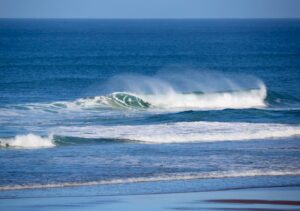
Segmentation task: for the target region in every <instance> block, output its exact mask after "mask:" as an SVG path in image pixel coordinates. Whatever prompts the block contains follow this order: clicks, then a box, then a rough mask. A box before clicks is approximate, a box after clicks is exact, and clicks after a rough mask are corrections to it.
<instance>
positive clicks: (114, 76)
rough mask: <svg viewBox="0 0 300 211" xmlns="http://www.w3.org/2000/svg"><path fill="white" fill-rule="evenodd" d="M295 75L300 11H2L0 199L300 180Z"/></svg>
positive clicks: (299, 100) (299, 62)
mask: <svg viewBox="0 0 300 211" xmlns="http://www.w3.org/2000/svg"><path fill="white" fill-rule="evenodd" d="M299 82H300V21H299V20H13V19H12V20H5V19H2V20H0V141H1V144H0V146H1V148H0V167H1V168H0V190H1V191H0V195H1V196H11V195H13V196H25V195H26V196H28V195H30V196H32V195H51V194H55V195H58V194H61V195H64V194H66V195H69V194H72V193H74V189H72V187H74V186H76V187H77V186H78V187H77V189H78V190H83V191H82V192H84V193H91V194H98V195H99V194H100V195H107V194H135V193H163V192H174V191H183V192H185V191H201V190H218V189H224V188H244V187H269V186H285V185H300V179H299V175H300V164H299V163H300V162H299V160H300V144H299V135H300V89H299ZM47 187H54V188H55V189H47ZM40 188H45V189H40ZM8 189H9V190H10V191H7V190H8ZM28 189H29V190H28ZM75 189H76V188H75ZM77 189H76V190H77ZM72 191H73V192H72ZM73 195H74V194H73Z"/></svg>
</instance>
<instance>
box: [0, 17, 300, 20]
mask: <svg viewBox="0 0 300 211" xmlns="http://www.w3.org/2000/svg"><path fill="white" fill-rule="evenodd" d="M1 19H2V20H3V19H15V20H16V19H28V20H49V19H50V20H51V19H53V20H273V19H275V20H281V19H286V20H298V19H300V17H247V18H242V17H232V18H221V17H214V18H92V17H80V18H75V17H67V18H60V17H59V18H56V17H40V18H37V17H0V20H1Z"/></svg>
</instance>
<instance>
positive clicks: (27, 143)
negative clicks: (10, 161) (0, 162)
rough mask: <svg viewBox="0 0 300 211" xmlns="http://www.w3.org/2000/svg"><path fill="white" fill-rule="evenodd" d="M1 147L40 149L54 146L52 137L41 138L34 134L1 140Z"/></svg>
mask: <svg viewBox="0 0 300 211" xmlns="http://www.w3.org/2000/svg"><path fill="white" fill-rule="evenodd" d="M0 146H1V147H22V148H42V147H54V146H55V144H54V142H53V140H52V136H49V137H41V136H38V135H34V134H31V133H30V134H27V135H17V136H16V137H14V138H7V139H5V138H1V139H0Z"/></svg>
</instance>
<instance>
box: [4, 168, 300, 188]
mask: <svg viewBox="0 0 300 211" xmlns="http://www.w3.org/2000/svg"><path fill="white" fill-rule="evenodd" d="M299 175H300V170H291V171H272V170H271V171H270V170H248V171H240V172H238V171H223V172H209V173H172V174H161V175H154V176H149V177H131V178H118V179H107V180H96V181H87V182H63V183H48V184H24V185H8V186H0V191H7V190H23V189H39V188H63V187H79V186H93V185H113V184H126V183H139V182H159V181H176V180H195V179H221V178H234V177H255V176H299Z"/></svg>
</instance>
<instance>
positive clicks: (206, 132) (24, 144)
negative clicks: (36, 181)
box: [1, 121, 300, 148]
mask: <svg viewBox="0 0 300 211" xmlns="http://www.w3.org/2000/svg"><path fill="white" fill-rule="evenodd" d="M49 133H50V134H53V135H50V136H49V137H41V136H38V135H34V134H28V135H19V136H16V137H14V138H6V139H5V138H2V139H1V146H2V147H21V148H41V147H54V146H61V145H76V144H97V143H103V142H115V141H119V142H127V141H137V142H141V143H154V144H161V143H189V142H217V141H245V140H261V139H271V138H284V137H292V136H299V135H300V125H288V124H273V123H243V122H232V123H231V122H204V121H203V122H177V123H166V124H152V125H124V126H119V125H117V126H68V127H66V126H65V127H57V128H52V129H51V131H50V132H49Z"/></svg>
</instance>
